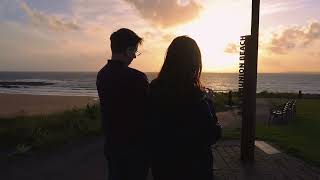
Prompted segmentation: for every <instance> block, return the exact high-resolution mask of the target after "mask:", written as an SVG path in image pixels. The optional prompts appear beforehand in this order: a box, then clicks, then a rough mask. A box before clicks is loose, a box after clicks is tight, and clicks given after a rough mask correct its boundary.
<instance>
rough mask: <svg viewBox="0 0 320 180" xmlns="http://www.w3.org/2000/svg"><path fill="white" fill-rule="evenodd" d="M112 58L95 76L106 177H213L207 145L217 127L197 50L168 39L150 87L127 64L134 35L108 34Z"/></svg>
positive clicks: (134, 51) (187, 41) (186, 41)
mask: <svg viewBox="0 0 320 180" xmlns="http://www.w3.org/2000/svg"><path fill="white" fill-rule="evenodd" d="M110 40H111V51H112V57H111V59H110V60H108V63H107V64H106V65H105V66H104V67H103V68H102V69H101V70H100V71H99V73H98V75H97V89H98V94H99V98H100V105H101V112H102V127H103V132H104V135H105V151H104V152H105V156H106V159H107V171H108V175H107V176H108V177H107V179H109V180H131V179H132V180H144V179H146V176H147V173H148V169H149V168H151V171H152V176H153V178H154V179H155V180H209V179H210V180H212V178H213V167H212V166H213V157H212V150H211V147H210V146H211V145H213V144H214V143H215V142H216V141H217V140H218V138H220V136H221V127H220V125H219V124H218V120H217V117H216V115H215V110H214V106H213V103H212V101H211V98H210V97H208V96H207V94H206V92H205V89H204V87H203V86H202V85H201V83H200V75H201V69H202V63H201V52H200V49H199V47H198V45H197V43H196V42H195V41H194V40H193V39H191V38H189V37H187V36H180V37H177V38H175V39H174V40H173V41H172V42H171V44H170V46H169V48H168V50H167V54H166V57H165V60H164V64H163V66H162V68H161V71H160V73H159V74H158V76H157V78H156V79H154V80H153V81H152V82H151V83H150V84H149V82H148V80H147V77H146V75H145V74H143V73H142V72H140V71H138V70H135V69H132V68H130V67H128V66H129V64H130V63H131V62H132V61H133V59H135V58H136V56H138V55H139V54H140V53H139V52H138V46H139V45H140V44H141V43H142V38H140V37H139V36H138V35H137V34H136V33H134V32H133V31H131V30H129V29H125V28H122V29H119V30H118V31H116V32H114V33H113V34H112V35H111V36H110Z"/></svg>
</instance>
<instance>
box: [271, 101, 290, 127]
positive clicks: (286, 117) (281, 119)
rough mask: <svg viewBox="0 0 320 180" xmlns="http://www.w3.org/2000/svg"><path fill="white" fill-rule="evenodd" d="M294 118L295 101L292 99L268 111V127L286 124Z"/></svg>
mask: <svg viewBox="0 0 320 180" xmlns="http://www.w3.org/2000/svg"><path fill="white" fill-rule="evenodd" d="M295 116H296V100H294V99H292V100H289V101H287V102H286V103H284V104H281V105H278V106H276V107H275V108H272V109H271V110H270V116H269V121H268V125H270V124H288V123H289V122H291V121H294V119H295Z"/></svg>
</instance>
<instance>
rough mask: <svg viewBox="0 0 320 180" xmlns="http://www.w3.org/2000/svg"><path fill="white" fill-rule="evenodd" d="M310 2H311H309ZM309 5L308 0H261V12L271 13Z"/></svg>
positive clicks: (263, 13)
mask: <svg viewBox="0 0 320 180" xmlns="http://www.w3.org/2000/svg"><path fill="white" fill-rule="evenodd" d="M309 4H310V3H309ZM306 6H308V3H306V0H281V1H279V0H268V1H262V2H261V14H262V15H271V14H275V13H282V12H288V11H293V10H297V9H301V8H304V7H306Z"/></svg>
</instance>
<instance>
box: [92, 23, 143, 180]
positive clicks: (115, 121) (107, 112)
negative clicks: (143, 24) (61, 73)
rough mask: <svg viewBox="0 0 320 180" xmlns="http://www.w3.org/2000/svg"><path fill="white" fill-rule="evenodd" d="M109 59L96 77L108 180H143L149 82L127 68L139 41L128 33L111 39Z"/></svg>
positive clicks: (139, 39) (127, 30)
mask: <svg viewBox="0 0 320 180" xmlns="http://www.w3.org/2000/svg"><path fill="white" fill-rule="evenodd" d="M110 40H111V51H112V57H111V59H110V60H108V63H107V64H106V65H105V66H104V67H103V68H102V69H101V70H100V71H99V73H98V75H97V82H96V84H97V89H98V94H99V98H100V105H101V113H102V126H103V131H104V134H105V156H106V159H107V162H108V165H107V166H108V174H109V176H108V179H109V180H143V179H145V177H146V174H147V165H146V158H145V154H146V152H145V148H144V144H145V142H144V140H143V139H144V137H145V135H144V132H145V129H144V124H145V119H146V118H145V115H144V114H145V111H146V101H147V93H148V88H149V87H148V86H149V83H148V80H147V77H146V76H145V74H143V73H142V72H140V71H138V70H135V69H132V68H130V67H128V65H129V64H130V63H131V62H132V61H133V59H134V58H136V55H137V53H138V52H137V49H138V45H139V44H141V42H142V38H140V37H139V36H138V35H137V34H135V33H134V32H133V31H131V30H129V29H124V28H123V29H119V30H118V31H116V32H114V33H113V34H112V35H111V36H110Z"/></svg>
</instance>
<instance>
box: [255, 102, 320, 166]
mask: <svg viewBox="0 0 320 180" xmlns="http://www.w3.org/2000/svg"><path fill="white" fill-rule="evenodd" d="M319 107H320V100H319V99H314V100H311V99H301V100H298V101H297V117H296V120H295V121H293V122H291V123H289V125H287V126H271V127H266V126H265V125H263V124H257V127H256V136H257V138H259V139H263V140H268V141H271V142H274V143H275V144H277V145H278V146H280V148H281V149H282V150H283V151H285V152H287V153H289V154H292V155H294V156H296V157H300V158H302V159H304V160H306V161H308V162H311V163H313V164H315V165H317V166H320V154H319V152H320V141H319V137H320V111H319Z"/></svg>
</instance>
